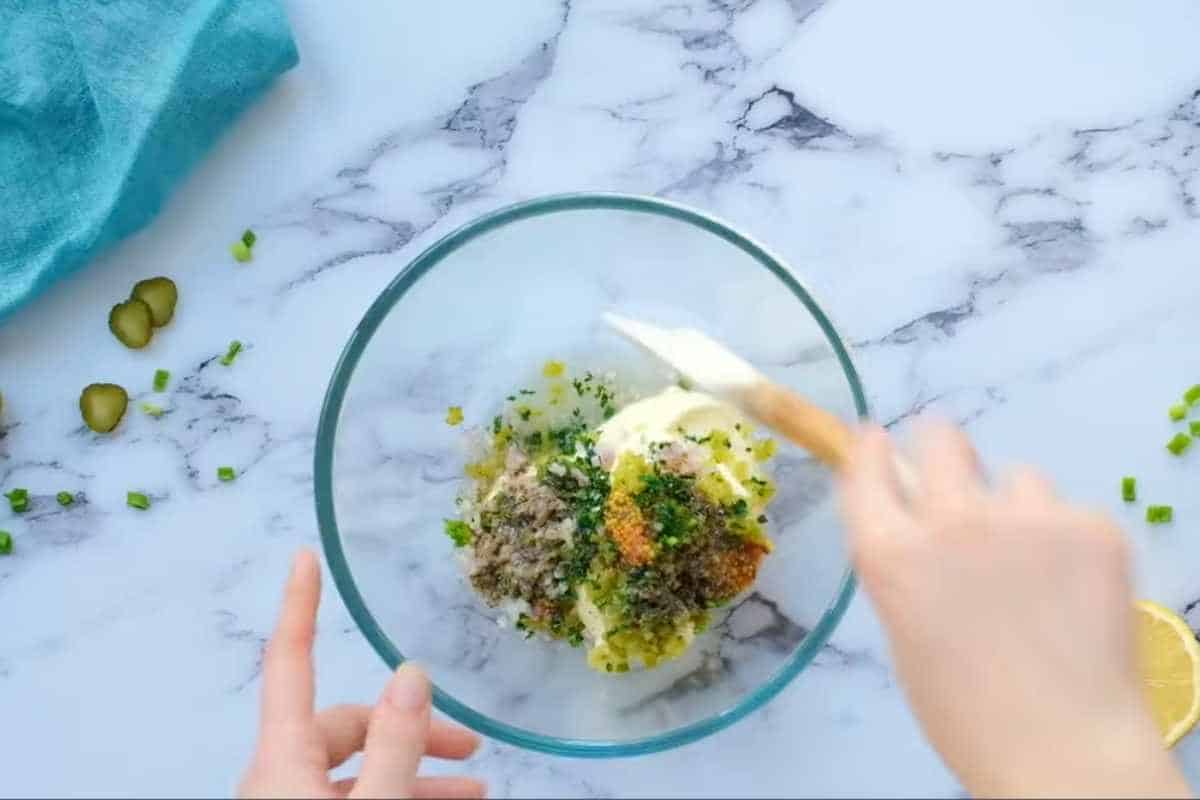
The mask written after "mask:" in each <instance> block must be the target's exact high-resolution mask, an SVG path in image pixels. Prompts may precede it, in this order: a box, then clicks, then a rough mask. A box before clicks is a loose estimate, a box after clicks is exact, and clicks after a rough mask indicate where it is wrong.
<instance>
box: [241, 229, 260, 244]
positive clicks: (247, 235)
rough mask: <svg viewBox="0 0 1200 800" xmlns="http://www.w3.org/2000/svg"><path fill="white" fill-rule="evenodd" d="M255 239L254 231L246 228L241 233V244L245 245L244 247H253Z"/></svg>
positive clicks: (256, 238) (256, 239)
mask: <svg viewBox="0 0 1200 800" xmlns="http://www.w3.org/2000/svg"><path fill="white" fill-rule="evenodd" d="M257 241H258V237H257V236H255V235H254V231H252V230H250V229H249V228H246V230H245V232H244V233H243V234H242V244H244V245H246V247H254V243H255V242H257Z"/></svg>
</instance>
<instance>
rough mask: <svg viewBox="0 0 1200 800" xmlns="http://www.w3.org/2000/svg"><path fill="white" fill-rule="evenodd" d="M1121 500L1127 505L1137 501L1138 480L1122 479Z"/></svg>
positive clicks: (1132, 478) (1127, 477)
mask: <svg viewBox="0 0 1200 800" xmlns="http://www.w3.org/2000/svg"><path fill="white" fill-rule="evenodd" d="M1121 499H1122V500H1124V501H1125V502H1126V503H1132V502H1134V501H1136V500H1137V478H1134V477H1130V476H1126V477H1124V478H1121Z"/></svg>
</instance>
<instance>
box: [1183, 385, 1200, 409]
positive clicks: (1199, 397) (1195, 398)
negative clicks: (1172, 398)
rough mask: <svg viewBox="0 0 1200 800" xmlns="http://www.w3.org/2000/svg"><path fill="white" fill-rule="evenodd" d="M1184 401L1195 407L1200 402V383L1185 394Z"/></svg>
mask: <svg viewBox="0 0 1200 800" xmlns="http://www.w3.org/2000/svg"><path fill="white" fill-rule="evenodd" d="M1183 400H1184V402H1185V403H1187V404H1188V405H1189V406H1194V405H1196V403H1197V402H1200V383H1197V384H1196V385H1195V386H1193V387H1192V388H1190V389H1188V390H1187V391H1186V392H1184V393H1183Z"/></svg>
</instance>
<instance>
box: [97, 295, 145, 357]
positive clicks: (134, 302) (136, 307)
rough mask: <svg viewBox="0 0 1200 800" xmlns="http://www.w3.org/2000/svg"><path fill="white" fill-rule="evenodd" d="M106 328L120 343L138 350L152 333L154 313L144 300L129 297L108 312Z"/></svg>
mask: <svg viewBox="0 0 1200 800" xmlns="http://www.w3.org/2000/svg"><path fill="white" fill-rule="evenodd" d="M108 329H109V330H110V331H112V335H113V336H115V337H117V341H119V342H120V343H121V344H123V345H125V346H126V347H128V348H131V349H133V350H140V349H141V348H143V347H145V346H146V345H148V344H150V337H152V336H153V335H154V313H153V312H152V311H151V310H150V306H148V305H147V304H146V302H145V301H144V300H139V299H138V298H136V297H131V298H130V299H128V300H126V301H125V302H124V303H117V304H116V305H115V306H113V307H112V311H109V312H108Z"/></svg>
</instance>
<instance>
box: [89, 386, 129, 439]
mask: <svg viewBox="0 0 1200 800" xmlns="http://www.w3.org/2000/svg"><path fill="white" fill-rule="evenodd" d="M128 406H129V395H128V393H126V391H125V390H124V389H122V388H121V387H120V386H117V385H116V384H115V383H93V384H90V385H88V386H85V387H84V388H83V391H82V392H81V393H80V395H79V413H80V414H82V415H83V421H84V424H86V425H87V426H88V427H89V428H91V429H92V430H94V431H95V432H96V433H108V432H110V431H111V430H112V429H113V428H115V427H117V423H119V422H120V421H121V417H123V416H125V409H126V408H127V407H128Z"/></svg>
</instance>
